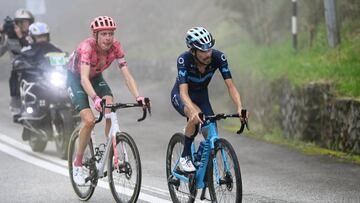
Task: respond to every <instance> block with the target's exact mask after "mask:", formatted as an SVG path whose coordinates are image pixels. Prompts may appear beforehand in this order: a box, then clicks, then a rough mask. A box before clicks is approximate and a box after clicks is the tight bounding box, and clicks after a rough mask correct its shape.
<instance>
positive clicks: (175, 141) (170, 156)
mask: <svg viewBox="0 0 360 203" xmlns="http://www.w3.org/2000/svg"><path fill="white" fill-rule="evenodd" d="M183 140H184V135H183V134H181V133H176V134H174V135H173V136H172V137H171V139H170V141H169V144H168V148H167V152H166V178H167V180H168V187H169V192H170V196H171V200H172V201H173V202H175V203H179V202H186V203H192V202H194V201H195V197H196V192H197V190H196V188H195V185H194V182H193V181H194V178H193V181H192V183H191V184H188V183H185V182H183V181H181V180H180V179H178V178H176V177H174V176H173V175H172V174H171V172H172V171H173V170H174V169H175V167H176V164H178V161H179V159H180V157H181V153H182V151H183V148H184V144H183Z"/></svg>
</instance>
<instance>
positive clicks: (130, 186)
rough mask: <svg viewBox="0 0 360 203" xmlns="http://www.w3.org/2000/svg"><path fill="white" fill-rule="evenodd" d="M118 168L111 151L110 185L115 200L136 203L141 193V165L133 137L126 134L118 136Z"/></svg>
mask: <svg viewBox="0 0 360 203" xmlns="http://www.w3.org/2000/svg"><path fill="white" fill-rule="evenodd" d="M116 149H117V150H116V151H117V161H118V165H117V167H115V166H114V163H115V162H116V161H115V160H114V159H115V156H113V152H114V150H111V153H110V157H111V158H110V157H109V165H108V169H109V171H110V173H109V183H110V188H111V192H112V194H113V196H114V198H115V199H116V200H117V201H120V202H134V201H136V200H137V197H138V195H139V192H140V184H141V165H140V157H139V152H138V151H137V148H136V145H135V143H134V141H133V140H132V139H131V137H130V136H129V135H127V134H125V133H120V134H118V135H117V145H116Z"/></svg>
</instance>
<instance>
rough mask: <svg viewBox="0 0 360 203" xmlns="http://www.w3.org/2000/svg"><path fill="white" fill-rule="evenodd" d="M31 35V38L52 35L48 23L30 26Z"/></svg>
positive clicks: (37, 23)
mask: <svg viewBox="0 0 360 203" xmlns="http://www.w3.org/2000/svg"><path fill="white" fill-rule="evenodd" d="M29 34H30V36H38V35H45V34H50V30H49V27H48V25H47V24H46V23H42V22H36V23H33V24H31V25H30V27H29Z"/></svg>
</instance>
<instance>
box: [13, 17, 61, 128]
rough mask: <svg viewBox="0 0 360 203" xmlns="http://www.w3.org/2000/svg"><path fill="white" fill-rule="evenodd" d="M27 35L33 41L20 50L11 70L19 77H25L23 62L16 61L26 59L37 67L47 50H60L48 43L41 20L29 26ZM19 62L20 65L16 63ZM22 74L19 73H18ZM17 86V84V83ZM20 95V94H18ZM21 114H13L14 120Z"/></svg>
mask: <svg viewBox="0 0 360 203" xmlns="http://www.w3.org/2000/svg"><path fill="white" fill-rule="evenodd" d="M29 36H30V37H31V38H32V40H33V43H32V44H31V45H29V46H27V47H24V48H23V49H22V50H21V53H20V54H18V55H17V56H16V57H15V59H14V62H13V71H14V72H15V73H16V74H17V75H21V78H26V77H27V74H26V69H23V67H22V65H23V63H18V61H26V62H27V64H29V65H31V66H32V67H38V66H40V65H41V63H42V62H43V61H44V59H45V55H46V54H47V53H49V52H62V50H61V49H59V48H58V47H56V46H55V45H53V44H52V43H50V30H49V27H48V25H47V24H45V23H43V22H35V23H33V24H31V25H30V27H29ZM18 64H20V65H18ZM20 72H21V73H22V74H19V73H20ZM17 86H19V84H17ZM19 96H20V95H19ZM20 115H21V114H16V115H14V121H16V119H17V118H18V117H19V116H20Z"/></svg>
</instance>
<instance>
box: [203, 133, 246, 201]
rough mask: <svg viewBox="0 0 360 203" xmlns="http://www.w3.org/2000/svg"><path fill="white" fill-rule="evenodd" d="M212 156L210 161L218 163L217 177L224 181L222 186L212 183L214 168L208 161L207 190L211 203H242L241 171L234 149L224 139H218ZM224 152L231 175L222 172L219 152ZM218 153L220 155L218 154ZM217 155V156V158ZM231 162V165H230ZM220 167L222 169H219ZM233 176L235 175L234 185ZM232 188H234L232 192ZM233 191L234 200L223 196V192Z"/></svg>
mask: <svg viewBox="0 0 360 203" xmlns="http://www.w3.org/2000/svg"><path fill="white" fill-rule="evenodd" d="M214 146H215V147H214V154H213V155H212V156H211V159H210V160H212V159H213V158H214V157H216V159H217V163H218V169H219V175H220V177H221V179H222V180H223V181H224V182H223V184H220V185H219V184H217V183H216V181H214V180H215V179H214V177H215V174H214V171H215V170H214V167H213V162H212V161H209V163H210V164H209V166H208V167H211V168H210V169H209V170H208V173H207V176H208V177H207V180H208V188H209V193H210V197H211V199H212V201H213V202H227V203H228V202H236V203H241V202H242V180H241V171H240V165H239V162H238V159H237V156H236V153H235V151H234V148H233V147H232V145H231V144H230V143H229V142H228V141H227V140H225V139H222V138H220V139H218V140H217V141H216V142H215V144H214ZM222 149H223V150H224V151H225V153H226V158H227V162H228V163H229V166H230V167H229V168H230V171H231V174H229V173H226V172H225V170H224V168H225V167H224V164H223V163H224V162H223V158H222V155H221V150H222ZM219 152H220V153H219ZM217 155H218V156H217ZM230 161H231V162H232V164H231V163H230ZM221 166H222V167H221ZM234 174H235V184H234V177H233V176H234ZM234 186H236V188H235V190H234ZM233 190H234V191H235V198H234V200H230V199H229V198H228V197H233V195H226V194H225V195H224V193H225V192H232V191H233Z"/></svg>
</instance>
